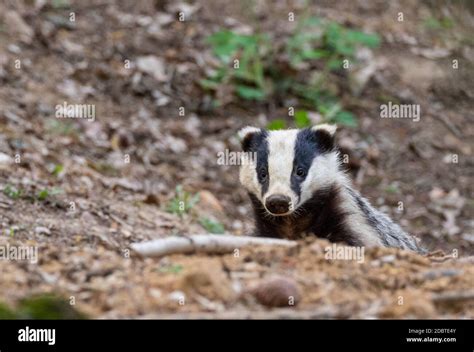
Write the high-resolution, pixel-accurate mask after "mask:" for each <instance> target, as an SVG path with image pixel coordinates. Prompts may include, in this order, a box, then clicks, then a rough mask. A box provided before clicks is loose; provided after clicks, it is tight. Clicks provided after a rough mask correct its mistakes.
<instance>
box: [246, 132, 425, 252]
mask: <svg viewBox="0 0 474 352" xmlns="http://www.w3.org/2000/svg"><path fill="white" fill-rule="evenodd" d="M335 132H336V127H335V126H333V125H327V124H324V125H318V126H314V127H312V128H310V129H305V130H296V129H289V130H279V131H265V130H262V129H259V128H256V127H245V128H243V129H242V130H241V131H240V132H239V137H240V138H241V140H242V146H243V149H244V151H245V152H247V153H255V154H256V158H249V159H250V160H253V161H254V162H252V163H242V165H241V168H240V182H241V183H242V185H243V186H244V187H245V188H246V189H247V191H248V193H249V195H250V198H251V200H252V204H253V207H254V211H255V219H256V232H257V234H258V235H263V236H272V237H289V238H298V237H299V236H301V235H304V234H308V233H313V234H314V235H317V236H321V237H325V238H327V239H329V240H331V241H335V242H339V241H344V242H347V243H349V244H352V245H363V246H369V247H370V246H392V247H400V248H405V249H411V250H415V251H422V250H421V249H420V248H419V247H418V245H417V243H416V241H415V240H414V239H413V237H411V236H409V235H408V234H406V233H405V232H403V230H402V229H401V228H400V227H399V226H398V225H396V224H394V223H393V222H392V221H391V220H390V219H389V218H388V217H387V216H386V215H385V214H382V213H381V212H379V211H378V210H376V209H374V208H373V207H372V206H370V204H369V203H368V201H367V200H366V199H364V198H362V197H361V196H360V194H359V193H358V192H357V191H355V190H354V189H353V188H352V185H351V182H350V180H349V178H348V177H347V175H346V174H345V173H344V172H343V171H342V170H341V163H340V158H339V154H338V151H337V148H336V147H335V145H334V134H335ZM286 203H288V204H287V205H286ZM269 207H270V208H271V209H269Z"/></svg>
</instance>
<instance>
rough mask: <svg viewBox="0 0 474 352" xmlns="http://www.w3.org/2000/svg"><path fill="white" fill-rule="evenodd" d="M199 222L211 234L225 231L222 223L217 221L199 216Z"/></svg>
mask: <svg viewBox="0 0 474 352" xmlns="http://www.w3.org/2000/svg"><path fill="white" fill-rule="evenodd" d="M199 223H200V224H201V225H202V227H204V228H205V229H206V230H207V231H208V232H210V233H212V234H217V235H220V234H223V233H224V232H225V228H224V225H222V224H221V223H220V222H218V221H214V220H212V219H208V218H201V219H199Z"/></svg>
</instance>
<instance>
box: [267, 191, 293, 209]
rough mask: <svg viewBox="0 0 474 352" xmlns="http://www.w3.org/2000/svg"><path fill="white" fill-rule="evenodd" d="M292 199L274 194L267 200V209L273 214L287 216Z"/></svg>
mask: <svg viewBox="0 0 474 352" xmlns="http://www.w3.org/2000/svg"><path fill="white" fill-rule="evenodd" d="M290 203H291V199H290V197H288V196H285V195H283V194H274V195H272V196H270V197H268V198H267V200H266V201H265V207H266V208H267V209H268V211H269V212H271V213H272V214H285V213H287V212H288V211H289V210H290Z"/></svg>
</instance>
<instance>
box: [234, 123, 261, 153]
mask: <svg viewBox="0 0 474 352" xmlns="http://www.w3.org/2000/svg"><path fill="white" fill-rule="evenodd" d="M261 132H262V130H261V129H260V128H257V127H252V126H247V127H244V128H242V129H241V130H240V131H239V133H238V135H239V139H240V143H241V144H242V150H243V151H244V152H248V151H249V150H250V147H251V146H252V141H253V139H254V137H255V136H257V135H258V134H260V133H261Z"/></svg>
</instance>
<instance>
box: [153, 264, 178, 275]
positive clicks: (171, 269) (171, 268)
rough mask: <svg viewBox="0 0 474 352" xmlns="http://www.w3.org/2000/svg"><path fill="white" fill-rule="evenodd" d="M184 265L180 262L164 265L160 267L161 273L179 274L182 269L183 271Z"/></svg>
mask: <svg viewBox="0 0 474 352" xmlns="http://www.w3.org/2000/svg"><path fill="white" fill-rule="evenodd" d="M183 269H184V267H183V266H182V265H180V264H172V265H166V266H162V267H160V268H159V269H158V271H159V272H160V273H172V274H179V273H180V272H181V271H183Z"/></svg>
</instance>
